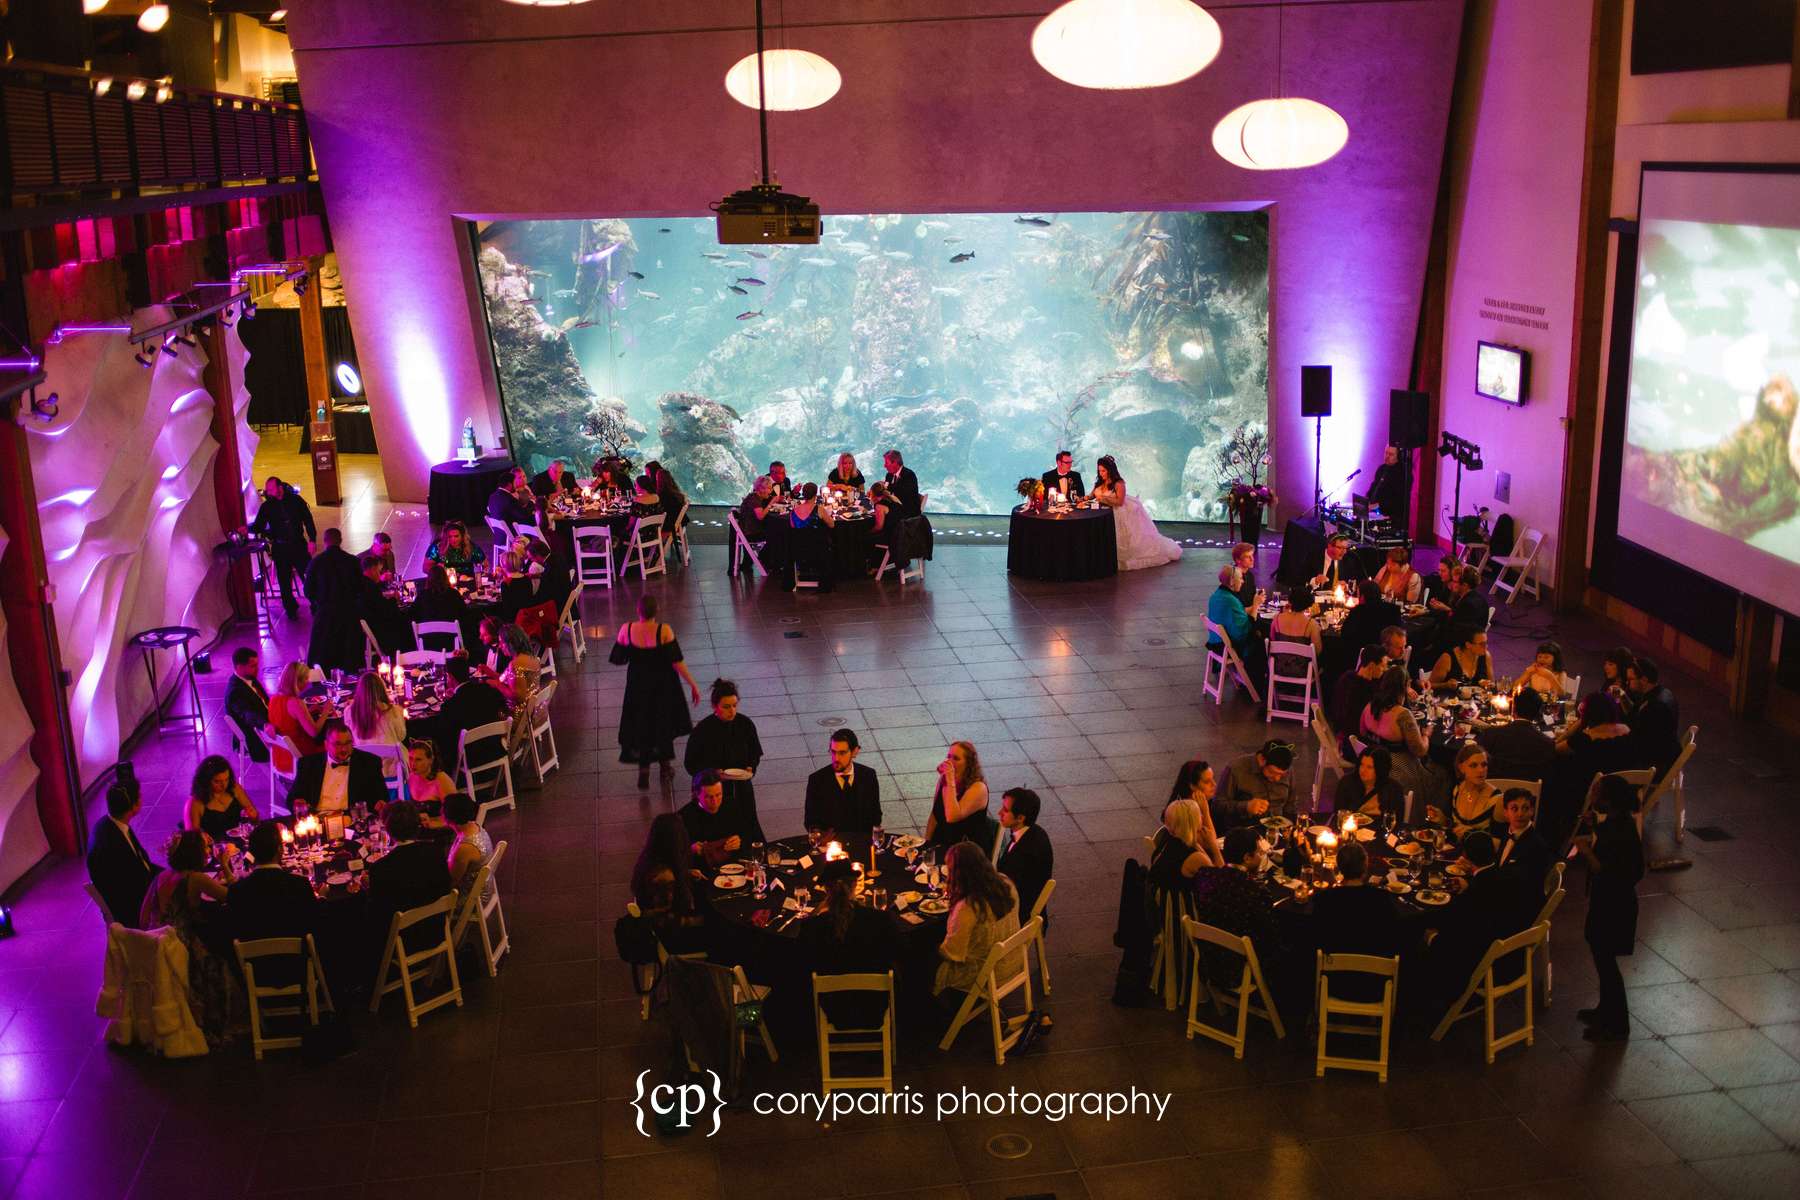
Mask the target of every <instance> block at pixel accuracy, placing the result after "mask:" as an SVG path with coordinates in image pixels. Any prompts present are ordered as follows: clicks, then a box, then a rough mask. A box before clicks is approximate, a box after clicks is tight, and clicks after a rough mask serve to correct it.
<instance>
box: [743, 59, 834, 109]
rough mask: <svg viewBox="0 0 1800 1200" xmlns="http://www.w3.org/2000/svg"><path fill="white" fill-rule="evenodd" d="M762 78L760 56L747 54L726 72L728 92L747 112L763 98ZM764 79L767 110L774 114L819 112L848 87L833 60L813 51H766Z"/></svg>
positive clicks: (763, 64) (763, 60) (763, 62)
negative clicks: (840, 90)
mask: <svg viewBox="0 0 1800 1200" xmlns="http://www.w3.org/2000/svg"><path fill="white" fill-rule="evenodd" d="M758 75H759V72H758V71H757V69H756V55H754V54H746V55H745V56H744V57H742V58H740V59H738V60H737V61H736V62H735V63H733V64H731V70H729V71H727V72H725V90H726V91H727V92H730V93H731V98H732V99H733V100H736V101H737V102H738V103H739V104H742V105H743V106H744V107H745V108H755V107H757V99H758V97H759V96H760V95H761V94H762V89H761V87H760V86H759V85H758V82H757V80H758ZM760 75H761V77H762V79H763V80H764V81H765V82H766V83H767V84H768V87H769V102H768V104H766V105H764V106H763V107H766V108H767V109H768V110H769V111H770V112H799V111H800V110H802V109H807V108H817V107H819V105H821V104H823V103H825V102H826V101H827V100H829V99H831V98H832V97H833V96H835V95H837V94H838V89H839V88H841V87H843V86H844V77H843V75H841V74H839V72H838V69H837V68H836V67H834V66H832V65H831V60H830V59H827V58H824V57H823V56H821V55H817V54H814V53H813V52H812V51H810V50H765V51H763V55H762V71H761V72H760Z"/></svg>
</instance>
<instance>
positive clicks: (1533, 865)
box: [1494, 788, 1552, 916]
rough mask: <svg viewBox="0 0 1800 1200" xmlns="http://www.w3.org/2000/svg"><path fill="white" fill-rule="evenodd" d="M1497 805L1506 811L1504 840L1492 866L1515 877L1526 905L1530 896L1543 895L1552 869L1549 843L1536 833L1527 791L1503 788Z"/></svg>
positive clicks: (1532, 798)
mask: <svg viewBox="0 0 1800 1200" xmlns="http://www.w3.org/2000/svg"><path fill="white" fill-rule="evenodd" d="M1501 802H1502V804H1503V805H1504V806H1505V809H1506V836H1505V837H1503V838H1501V839H1500V852H1499V854H1498V855H1496V856H1495V859H1494V865H1495V866H1496V867H1498V868H1500V869H1501V870H1503V871H1516V872H1517V873H1518V875H1519V890H1520V893H1521V903H1524V904H1529V903H1530V901H1531V898H1532V897H1533V896H1534V895H1537V896H1542V895H1543V894H1544V880H1545V878H1546V877H1547V876H1548V875H1549V874H1550V867H1551V865H1552V864H1551V862H1550V857H1551V856H1550V843H1549V842H1548V841H1546V840H1545V838H1544V835H1543V834H1541V833H1539V832H1538V827H1537V797H1536V796H1533V795H1532V794H1531V790H1530V789H1529V788H1507V789H1506V794H1505V795H1504V796H1502V797H1501ZM1529 915H1533V916H1535V915H1536V914H1535V912H1534V913H1532V914H1529Z"/></svg>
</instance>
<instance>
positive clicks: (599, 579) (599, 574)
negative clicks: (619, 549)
mask: <svg viewBox="0 0 1800 1200" xmlns="http://www.w3.org/2000/svg"><path fill="white" fill-rule="evenodd" d="M573 537H574V539H575V579H576V582H578V583H580V584H582V585H583V586H586V585H587V584H590V583H593V584H598V585H599V586H601V587H603V588H610V587H612V585H613V552H612V526H610V525H577V526H575V528H574V531H573Z"/></svg>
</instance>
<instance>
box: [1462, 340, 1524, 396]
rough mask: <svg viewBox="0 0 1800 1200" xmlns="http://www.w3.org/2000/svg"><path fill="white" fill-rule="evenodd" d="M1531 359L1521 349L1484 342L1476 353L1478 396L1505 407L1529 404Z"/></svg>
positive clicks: (1478, 345) (1479, 344)
mask: <svg viewBox="0 0 1800 1200" xmlns="http://www.w3.org/2000/svg"><path fill="white" fill-rule="evenodd" d="M1530 382H1531V355H1530V354H1529V353H1527V352H1526V351H1524V350H1521V349H1519V348H1518V347H1517V346H1502V345H1501V344H1500V343H1498V342H1481V343H1478V344H1477V346H1476V349H1475V394H1476V395H1478V396H1486V397H1487V398H1488V399H1490V400H1498V401H1500V402H1502V403H1503V404H1523V403H1525V389H1526V388H1527V386H1529V384H1530Z"/></svg>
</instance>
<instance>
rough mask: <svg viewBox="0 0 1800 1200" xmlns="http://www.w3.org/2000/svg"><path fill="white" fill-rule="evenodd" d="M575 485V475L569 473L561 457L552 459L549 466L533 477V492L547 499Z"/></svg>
mask: <svg viewBox="0 0 1800 1200" xmlns="http://www.w3.org/2000/svg"><path fill="white" fill-rule="evenodd" d="M574 486H575V477H574V476H573V475H570V474H569V472H568V469H567V468H565V467H564V466H563V464H562V459H560V458H553V459H551V460H550V465H549V466H547V467H545V468H544V469H543V470H541V471H539V472H538V473H537V474H536V475H533V476H532V477H531V491H532V494H533V495H536V496H538V497H540V498H542V499H545V500H548V499H549V498H550V497H551V496H554V495H556V493H558V492H560V491H563V490H565V489H568V488H572V487H574Z"/></svg>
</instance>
